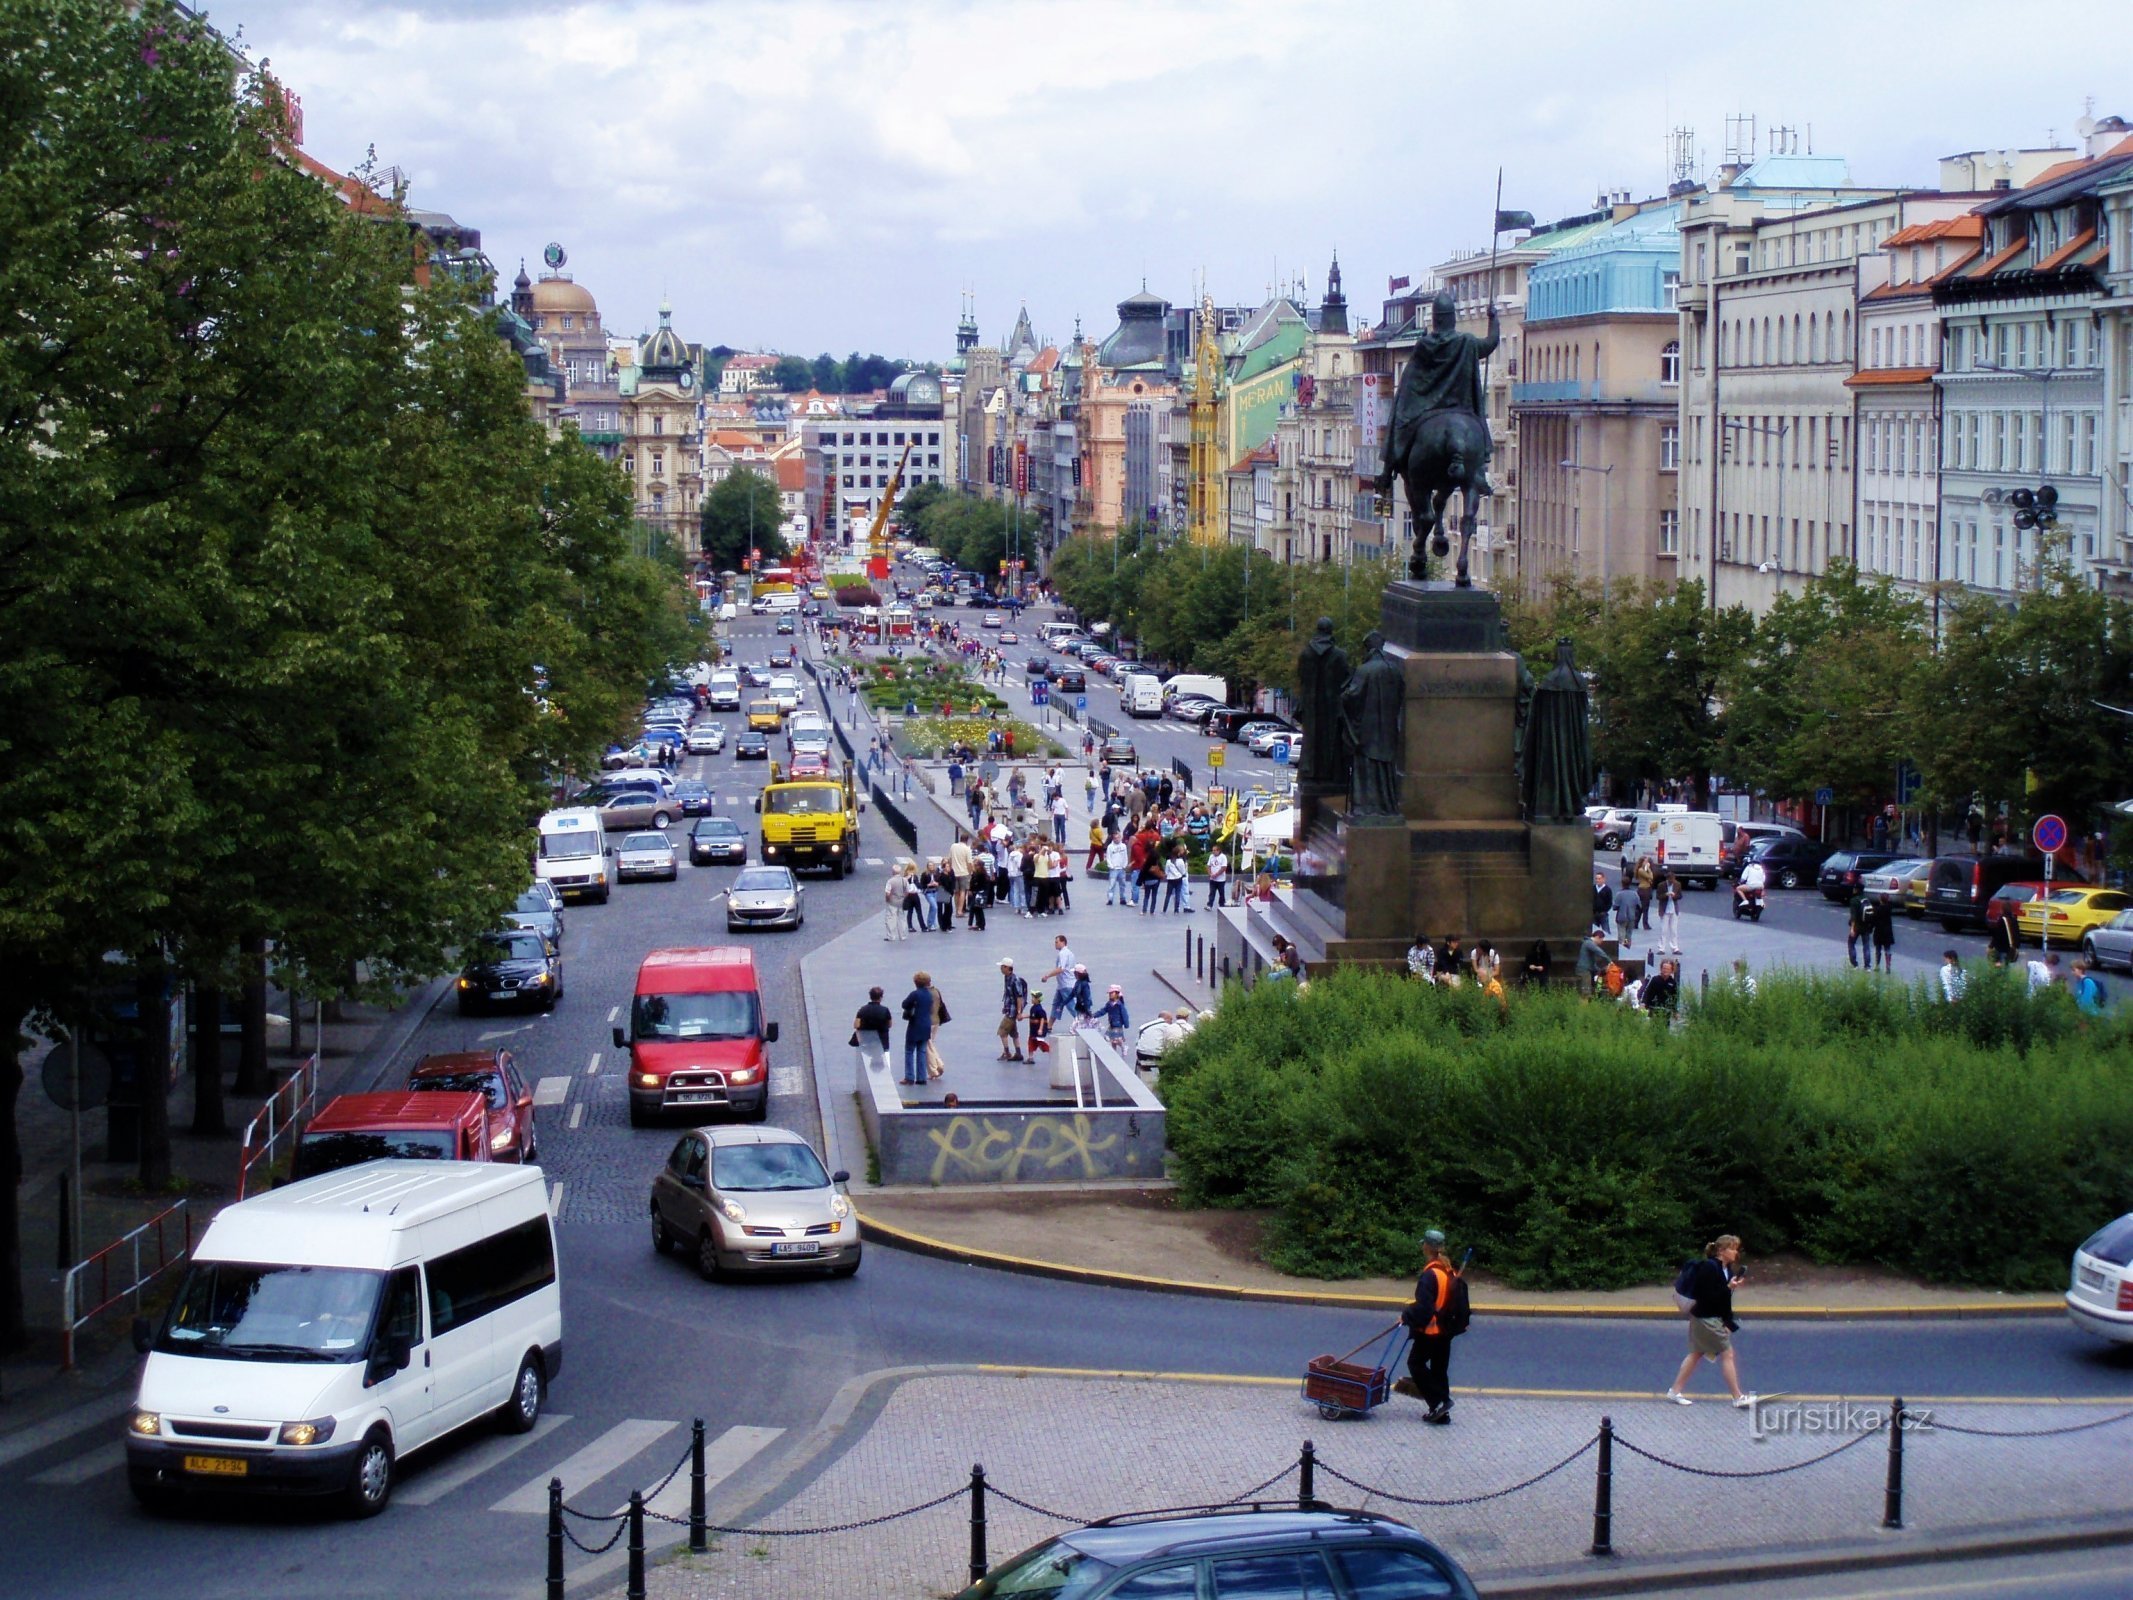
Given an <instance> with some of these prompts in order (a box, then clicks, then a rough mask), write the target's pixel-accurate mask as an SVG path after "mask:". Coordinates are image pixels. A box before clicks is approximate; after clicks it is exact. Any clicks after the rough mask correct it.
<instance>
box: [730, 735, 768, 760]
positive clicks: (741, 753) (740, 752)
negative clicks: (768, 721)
mask: <svg viewBox="0 0 2133 1600" xmlns="http://www.w3.org/2000/svg"><path fill="white" fill-rule="evenodd" d="M733 759H734V760H736V761H768V760H769V759H770V736H769V735H768V734H766V733H764V732H763V730H762V729H760V728H746V729H743V730H742V731H741V733H740V734H739V735H737V736H736V737H735V739H734V741H733Z"/></svg>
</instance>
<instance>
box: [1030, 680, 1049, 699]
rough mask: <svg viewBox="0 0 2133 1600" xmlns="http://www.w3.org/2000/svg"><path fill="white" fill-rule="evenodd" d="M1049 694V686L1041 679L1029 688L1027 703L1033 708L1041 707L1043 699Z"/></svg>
mask: <svg viewBox="0 0 2133 1600" xmlns="http://www.w3.org/2000/svg"><path fill="white" fill-rule="evenodd" d="M1050 692H1051V685H1050V684H1048V683H1046V682H1045V681H1044V680H1043V679H1042V678H1039V679H1038V680H1037V681H1036V682H1035V683H1033V684H1031V685H1030V686H1029V703H1030V704H1031V705H1033V706H1041V705H1043V704H1044V702H1045V697H1046V696H1047V695H1048V694H1049V693H1050Z"/></svg>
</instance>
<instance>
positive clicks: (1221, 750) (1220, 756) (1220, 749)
mask: <svg viewBox="0 0 2133 1600" xmlns="http://www.w3.org/2000/svg"><path fill="white" fill-rule="evenodd" d="M1228 759H1229V749H1228V747H1227V746H1225V745H1219V744H1217V745H1210V746H1209V747H1208V750H1207V764H1208V765H1209V766H1210V767H1219V766H1221V765H1222V764H1223V763H1224V762H1225V761H1227V760H1228Z"/></svg>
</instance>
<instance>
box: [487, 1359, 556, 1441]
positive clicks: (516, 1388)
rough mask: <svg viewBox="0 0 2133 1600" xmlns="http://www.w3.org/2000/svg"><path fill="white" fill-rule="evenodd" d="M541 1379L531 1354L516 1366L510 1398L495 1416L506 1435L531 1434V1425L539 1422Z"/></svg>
mask: <svg viewBox="0 0 2133 1600" xmlns="http://www.w3.org/2000/svg"><path fill="white" fill-rule="evenodd" d="M544 1387H545V1386H544V1384H543V1382H542V1379H541V1364H540V1362H539V1361H538V1360H537V1359H535V1357H534V1356H533V1355H532V1354H530V1353H529V1354H528V1355H527V1356H526V1358H525V1359H524V1360H523V1361H521V1362H520V1363H519V1364H518V1377H517V1378H516V1380H514V1381H513V1383H512V1385H511V1398H510V1399H509V1400H506V1401H505V1402H504V1404H503V1409H502V1410H500V1411H498V1412H497V1414H496V1420H497V1421H498V1423H500V1424H501V1425H502V1427H503V1430H504V1432H506V1433H531V1432H532V1431H533V1425H534V1424H535V1423H536V1422H539V1421H540V1420H541V1394H542V1392H543V1389H544Z"/></svg>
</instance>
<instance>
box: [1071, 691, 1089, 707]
mask: <svg viewBox="0 0 2133 1600" xmlns="http://www.w3.org/2000/svg"><path fill="white" fill-rule="evenodd" d="M1074 709H1075V710H1076V711H1086V710H1088V709H1089V697H1088V696H1087V695H1085V694H1077V695H1076V696H1074Z"/></svg>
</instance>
